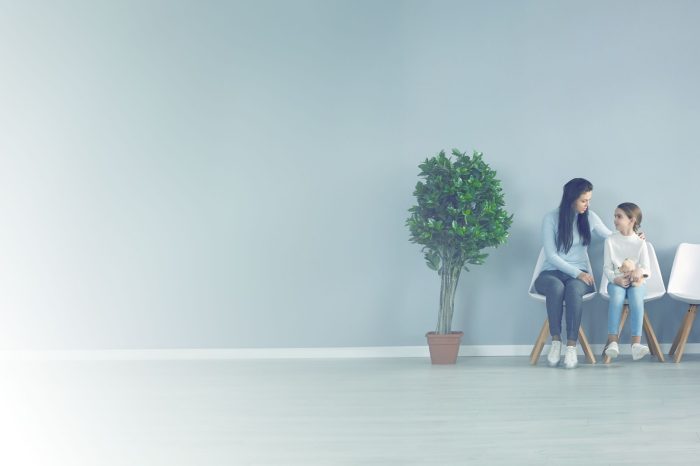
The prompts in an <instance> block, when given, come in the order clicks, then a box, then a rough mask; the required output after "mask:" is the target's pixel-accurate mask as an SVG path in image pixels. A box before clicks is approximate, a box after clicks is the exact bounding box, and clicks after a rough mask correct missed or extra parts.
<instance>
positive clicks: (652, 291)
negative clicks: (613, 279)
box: [599, 241, 666, 364]
mask: <svg viewBox="0 0 700 466" xmlns="http://www.w3.org/2000/svg"><path fill="white" fill-rule="evenodd" d="M646 243H647V249H648V251H649V268H650V270H649V272H650V274H649V279H648V280H647V281H646V287H647V289H646V294H645V295H644V302H645V303H647V302H649V301H653V300H655V299H659V298H661V297H662V296H663V295H665V294H666V287H665V286H664V279H663V277H662V276H661V268H660V267H659V260H658V259H657V258H656V251H655V250H654V246H652V244H651V243H650V242H649V241H647V242H646ZM608 283H609V282H608V277H607V276H606V275H605V274H603V278H602V279H601V281H600V291H599V293H600V296H602V297H603V298H605V299H606V300H610V295H609V294H608ZM628 314H629V305H628V303H627V300H626V299H625V304H624V306H623V308H622V316H621V317H620V327H619V328H618V329H617V336H618V338H619V336H620V332H622V328H623V327H624V326H625V321H626V320H627V315H628ZM643 328H644V334H645V335H646V337H647V343H648V344H649V351H651V354H653V355H654V356H656V357H657V358H658V360H659V362H664V355H663V353H662V352H661V346H660V345H659V340H657V339H656V333H654V329H653V328H652V327H651V324H650V323H649V317H648V316H647V313H646V310H645V311H644V324H643ZM603 362H604V363H605V364H609V363H610V357H609V356H603Z"/></svg>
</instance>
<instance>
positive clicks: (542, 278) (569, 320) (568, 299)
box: [535, 270, 593, 341]
mask: <svg viewBox="0 0 700 466" xmlns="http://www.w3.org/2000/svg"><path fill="white" fill-rule="evenodd" d="M535 289H536V290H537V292H538V293H540V294H543V295H545V297H546V298H547V300H546V302H547V317H548V318H549V334H550V335H551V336H553V337H554V336H560V335H561V318H562V317H563V314H564V304H565V303H566V338H567V339H568V340H571V341H577V340H578V329H579V327H580V326H581V314H582V312H583V295H585V294H587V293H591V292H593V286H591V285H586V284H585V283H584V282H582V281H581V280H579V279H578V278H573V277H571V276H569V275H567V274H565V273H564V272H561V271H559V270H545V271H544V272H542V273H541V274H540V275H539V277H537V280H535Z"/></svg>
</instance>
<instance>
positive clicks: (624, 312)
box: [603, 304, 630, 364]
mask: <svg viewBox="0 0 700 466" xmlns="http://www.w3.org/2000/svg"><path fill="white" fill-rule="evenodd" d="M629 313H630V307H629V305H628V304H625V305H624V306H622V315H621V316H620V325H619V326H618V328H617V340H618V341H619V340H620V334H621V333H622V329H623V328H624V327H625V322H627V316H628V315H629ZM611 361H612V358H611V357H610V356H608V355H607V354H603V363H604V364H610V362H611Z"/></svg>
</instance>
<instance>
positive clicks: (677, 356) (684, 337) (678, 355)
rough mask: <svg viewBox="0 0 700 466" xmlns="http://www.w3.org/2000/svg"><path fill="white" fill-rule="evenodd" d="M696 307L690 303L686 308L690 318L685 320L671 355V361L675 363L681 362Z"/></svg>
mask: <svg viewBox="0 0 700 466" xmlns="http://www.w3.org/2000/svg"><path fill="white" fill-rule="evenodd" d="M697 308H698V306H697V305H696V304H691V305H690V309H688V314H690V318H689V319H687V320H686V323H685V324H684V326H683V334H682V335H681V338H680V340H679V341H678V348H677V349H676V354H675V355H674V357H673V362H675V363H679V362H681V358H682V357H683V351H684V350H685V344H686V342H687V341H688V335H690V329H691V328H693V321H694V320H695V316H696V311H697Z"/></svg>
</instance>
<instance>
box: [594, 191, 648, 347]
mask: <svg viewBox="0 0 700 466" xmlns="http://www.w3.org/2000/svg"><path fill="white" fill-rule="evenodd" d="M641 223H642V210H641V209H640V208H639V206H637V205H636V204H633V203H631V202H623V203H622V204H620V205H618V206H617V209H615V229H616V230H617V232H615V233H613V234H612V235H611V236H610V237H609V238H607V239H606V240H605V249H604V255H603V273H605V275H606V276H607V277H608V280H609V282H610V283H609V284H608V294H609V295H610V303H609V304H608V343H607V344H606V345H605V349H604V350H603V352H604V354H606V355H608V356H609V357H610V358H613V359H614V358H616V357H617V356H618V355H619V354H620V347H619V345H618V336H617V332H618V329H619V326H620V316H621V315H622V306H623V304H624V303H625V299H627V302H628V303H629V308H630V327H631V333H632V359H633V360H635V361H637V360H639V359H641V358H643V357H644V356H646V355H647V354H649V347H648V346H646V345H642V344H641V340H642V324H643V320H644V294H645V293H646V285H645V283H644V279H645V278H646V277H648V276H649V270H650V267H649V250H648V249H647V245H646V242H645V241H644V240H643V239H641V238H639V236H637V233H638V231H639V225H641ZM625 259H630V260H631V261H632V262H633V263H634V265H636V267H635V269H634V270H633V271H632V273H631V274H630V275H629V276H628V275H626V274H623V273H620V272H619V270H620V266H621V265H622V262H623V261H624V260H625Z"/></svg>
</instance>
